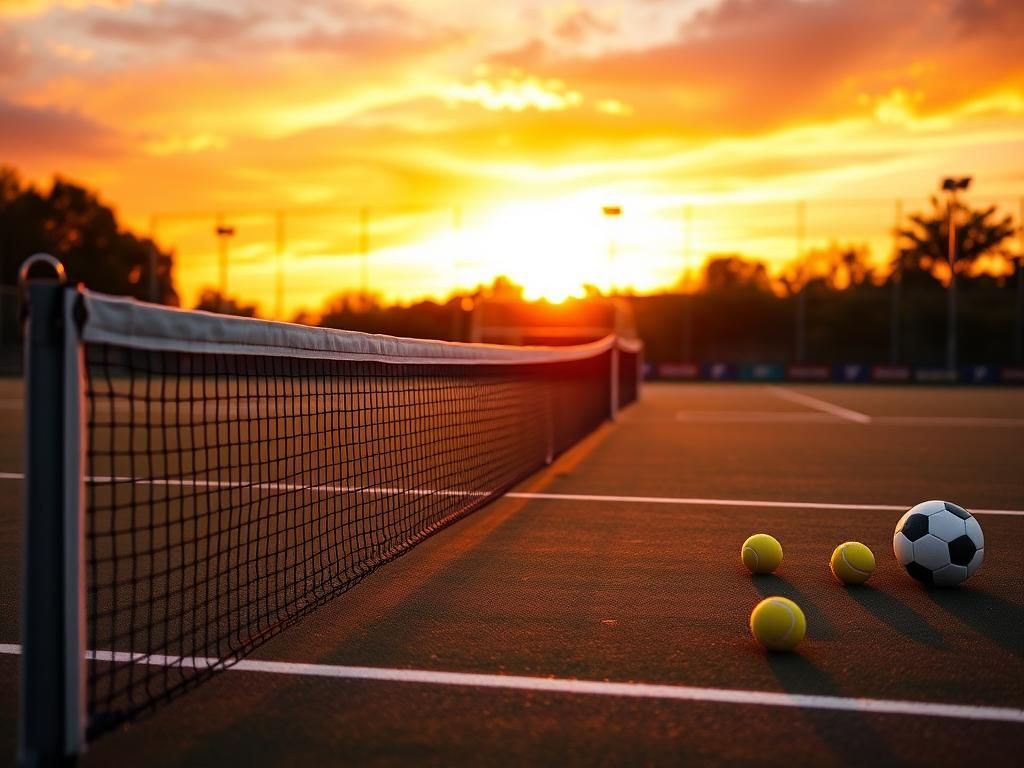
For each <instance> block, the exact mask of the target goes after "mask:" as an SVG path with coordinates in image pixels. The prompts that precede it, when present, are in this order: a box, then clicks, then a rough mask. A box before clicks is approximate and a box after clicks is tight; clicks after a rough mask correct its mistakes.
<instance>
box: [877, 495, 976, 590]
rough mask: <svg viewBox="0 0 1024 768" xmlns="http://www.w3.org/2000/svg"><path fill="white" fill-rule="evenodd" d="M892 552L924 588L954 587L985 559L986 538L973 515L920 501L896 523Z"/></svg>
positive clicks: (941, 503) (939, 503)
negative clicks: (928, 585) (933, 586)
mask: <svg viewBox="0 0 1024 768" xmlns="http://www.w3.org/2000/svg"><path fill="white" fill-rule="evenodd" d="M892 550H893V552H895V553H896V560H898V561H899V564H900V565H902V566H903V567H904V568H906V569H907V573H909V574H910V575H911V576H913V577H914V578H915V579H917V580H918V581H920V582H921V583H923V584H935V585H936V586H939V587H955V586H956V585H957V584H960V583H962V582H964V581H967V579H968V578H970V577H971V576H973V575H974V572H975V571H977V570H978V568H979V567H980V566H981V561H982V560H983V559H984V558H985V537H984V535H983V534H982V533H981V526H980V525H979V524H978V521H977V520H975V519H974V515H972V514H971V513H970V512H968V511H967V510H966V509H964V508H963V507H958V506H957V505H956V504H952V503H950V502H948V501H922V502H921V503H920V504H918V505H917V506H915V507H911V508H910V509H909V510H907V512H906V514H904V515H903V517H901V518H900V521H899V522H898V523H896V531H895V532H894V533H893V535H892Z"/></svg>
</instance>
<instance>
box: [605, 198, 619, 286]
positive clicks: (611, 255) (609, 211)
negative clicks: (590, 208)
mask: <svg viewBox="0 0 1024 768" xmlns="http://www.w3.org/2000/svg"><path fill="white" fill-rule="evenodd" d="M601 213H603V214H604V217H605V218H606V219H608V222H609V226H608V292H609V293H614V292H615V234H614V230H613V229H612V228H611V220H612V219H615V218H618V217H619V216H621V215H622V206H621V205H604V206H602V207H601Z"/></svg>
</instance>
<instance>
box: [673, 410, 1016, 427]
mask: <svg viewBox="0 0 1024 768" xmlns="http://www.w3.org/2000/svg"><path fill="white" fill-rule="evenodd" d="M837 418H838V417H836V416H834V415H833V414H831V413H821V412H814V413H809V412H804V411H799V412H792V411H687V410H682V411H677V412H676V415H675V420H676V421H678V422H681V423H684V424H837V423H839V424H841V423H843V421H846V422H848V423H856V424H861V423H865V424H870V425H871V426H890V425H891V426H898V425H905V426H911V427H1002V428H1010V429H1020V428H1022V427H1024V419H1021V418H1016V417H1013V416H871V417H870V419H871V420H870V421H869V422H851V421H850V420H849V419H844V420H843V421H837Z"/></svg>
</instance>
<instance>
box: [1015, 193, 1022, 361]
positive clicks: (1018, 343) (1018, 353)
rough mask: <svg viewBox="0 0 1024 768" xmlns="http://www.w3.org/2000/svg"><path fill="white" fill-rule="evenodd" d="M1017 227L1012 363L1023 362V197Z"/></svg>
mask: <svg viewBox="0 0 1024 768" xmlns="http://www.w3.org/2000/svg"><path fill="white" fill-rule="evenodd" d="M1018 225H1019V226H1018V228H1017V322H1016V323H1015V326H1016V333H1015V334H1014V345H1013V362H1014V365H1021V364H1022V363H1024V197H1022V198H1021V199H1020V221H1019V222H1018Z"/></svg>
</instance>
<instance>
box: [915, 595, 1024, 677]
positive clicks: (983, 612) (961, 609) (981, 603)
mask: <svg viewBox="0 0 1024 768" xmlns="http://www.w3.org/2000/svg"><path fill="white" fill-rule="evenodd" d="M926 592H927V595H928V597H929V598H930V599H931V600H932V602H933V603H935V604H936V605H938V606H939V607H940V608H942V609H943V610H944V611H946V612H947V613H949V614H950V615H952V616H954V617H955V618H957V619H959V620H960V621H962V622H963V623H964V624H967V625H968V626H970V627H972V628H973V629H974V630H975V631H977V632H979V633H980V634H982V635H985V636H986V637H987V638H988V639H989V640H991V641H992V642H994V643H995V644H996V645H999V646H1001V647H1002V648H1005V649H1006V650H1007V651H1009V652H1010V653H1012V654H1013V655H1014V656H1016V657H1018V658H1022V659H1024V605H1020V604H1019V603H1011V602H1009V601H1008V600H1004V599H1003V598H1001V597H997V596H996V595H994V594H992V593H991V592H986V591H985V590H983V589H976V588H974V587H968V586H961V587H958V588H952V589H943V588H941V587H928V588H927V590H926Z"/></svg>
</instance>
